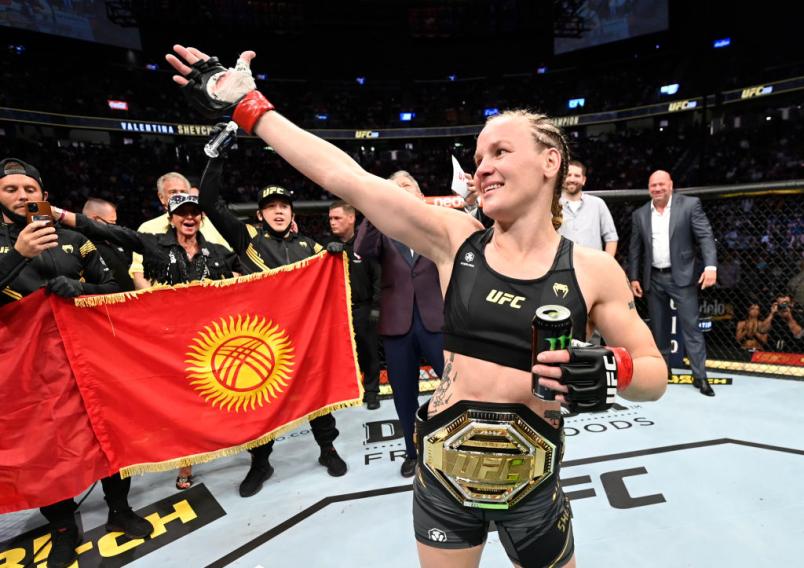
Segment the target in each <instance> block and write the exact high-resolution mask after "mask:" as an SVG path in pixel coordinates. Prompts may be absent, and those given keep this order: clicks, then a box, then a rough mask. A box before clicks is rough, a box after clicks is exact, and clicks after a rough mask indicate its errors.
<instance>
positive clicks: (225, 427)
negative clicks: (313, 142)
mask: <svg viewBox="0 0 804 568" xmlns="http://www.w3.org/2000/svg"><path fill="white" fill-rule="evenodd" d="M346 266H347V265H346V264H345V263H344V262H343V258H342V257H341V256H338V257H336V256H333V255H329V254H326V253H322V254H319V255H317V256H315V257H312V258H310V259H307V260H305V261H302V262H300V263H296V264H294V265H290V266H287V267H282V268H280V269H277V270H276V271H273V272H271V273H266V274H257V275H252V276H248V277H244V278H241V279H238V281H237V282H235V281H234V280H231V281H220V282H210V283H206V284H203V285H202V284H194V285H187V286H178V287H175V288H169V289H161V290H154V291H150V292H145V293H137V294H132V293H129V294H116V295H111V296H93V297H88V298H80V299H78V300H76V301H75V304H76V305H73V304H72V303H70V302H62V301H57V300H56V301H51V305H52V308H53V312H54V314H55V318H56V321H57V322H58V329H59V332H60V334H61V337H62V339H63V342H64V350H65V351H66V356H67V359H68V360H69V367H71V368H72V371H73V374H74V376H75V381H76V382H77V384H78V388H79V391H80V394H81V397H83V401H84V404H85V407H86V413H87V415H88V417H89V422H90V423H91V430H92V432H94V435H95V437H96V439H97V442H98V444H99V445H100V447H101V448H102V450H103V452H104V454H105V456H106V459H108V462H109V465H110V471H117V470H122V471H123V473H124V474H130V473H139V472H144V471H161V470H167V469H171V468H175V467H178V466H180V465H189V464H192V463H199V462H203V461H208V460H211V459H214V458H216V457H220V456H222V455H228V454H233V453H237V452H240V451H243V450H244V449H247V448H250V447H253V446H256V445H259V444H260V443H265V442H267V441H268V440H270V439H273V438H274V437H276V436H278V435H280V434H281V433H282V432H284V431H286V430H288V429H290V428H293V427H295V426H296V425H297V424H299V423H301V422H303V421H304V420H305V419H307V418H313V417H315V416H319V415H321V414H324V413H326V412H330V411H332V410H335V409H337V408H342V407H345V406H351V405H358V404H360V401H361V398H362V387H361V385H360V380H359V374H358V370H357V363H356V358H355V350H354V341H353V333H352V324H351V318H350V308H349V306H350V298H349V289H348V286H347V285H346V282H347V275H346ZM3 359H5V358H4V357H3V358H0V364H2V362H3ZM60 380H61V381H67V382H69V377H68V376H63V377H61V379H60ZM79 459H82V463H83V457H82V456H79ZM96 479H97V477H96ZM2 505H3V503H2V502H0V509H1V508H2Z"/></svg>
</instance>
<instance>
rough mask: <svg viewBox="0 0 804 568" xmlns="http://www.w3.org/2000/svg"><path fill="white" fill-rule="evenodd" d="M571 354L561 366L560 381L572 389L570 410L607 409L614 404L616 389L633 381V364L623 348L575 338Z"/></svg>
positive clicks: (568, 397) (570, 349)
mask: <svg viewBox="0 0 804 568" xmlns="http://www.w3.org/2000/svg"><path fill="white" fill-rule="evenodd" d="M569 354H570V360H569V363H562V364H560V365H559V367H560V368H561V378H560V379H559V382H560V383H561V384H562V385H566V387H567V388H568V389H569V392H568V393H567V394H565V395H564V399H565V400H566V401H567V406H568V407H569V410H570V412H590V411H595V410H606V409H608V408H610V407H611V405H612V404H614V396H615V395H616V394H617V391H618V390H624V389H626V388H628V385H629V384H631V378H632V376H633V374H634V363H633V361H632V360H631V354H630V353H628V351H626V350H625V349H624V348H622V347H597V346H593V345H592V344H591V343H583V342H581V341H573V342H572V346H571V347H570V348H569Z"/></svg>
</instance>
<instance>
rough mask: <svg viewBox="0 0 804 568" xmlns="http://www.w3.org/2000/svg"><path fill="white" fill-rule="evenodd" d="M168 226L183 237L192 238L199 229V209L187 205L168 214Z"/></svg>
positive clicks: (196, 206) (190, 204) (189, 204)
mask: <svg viewBox="0 0 804 568" xmlns="http://www.w3.org/2000/svg"><path fill="white" fill-rule="evenodd" d="M170 224H171V225H173V226H174V227H176V232H177V233H178V234H180V235H182V236H184V237H188V238H189V237H194V236H195V235H196V234H197V233H198V230H199V229H200V228H201V208H200V207H198V205H195V204H192V203H188V204H186V205H182V206H181V207H179V208H178V209H176V210H175V211H174V212H173V213H171V214H170Z"/></svg>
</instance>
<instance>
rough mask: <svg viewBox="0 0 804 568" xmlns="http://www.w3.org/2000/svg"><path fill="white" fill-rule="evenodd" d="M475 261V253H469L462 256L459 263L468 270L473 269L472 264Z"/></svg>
mask: <svg viewBox="0 0 804 568" xmlns="http://www.w3.org/2000/svg"><path fill="white" fill-rule="evenodd" d="M474 260H475V253H473V252H471V251H469V252H467V253H466V254H465V255H463V260H462V261H461V266H468V267H469V268H474V267H475V265H474V264H472V263H473V262H474Z"/></svg>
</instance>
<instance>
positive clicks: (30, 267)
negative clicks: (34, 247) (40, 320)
mask: <svg viewBox="0 0 804 568" xmlns="http://www.w3.org/2000/svg"><path fill="white" fill-rule="evenodd" d="M20 230H21V227H19V226H18V225H15V224H13V223H3V224H2V226H0V305H3V304H8V303H10V302H14V301H17V300H21V299H22V298H23V297H25V296H27V295H28V294H31V293H33V292H36V291H37V290H38V289H39V288H42V287H44V286H46V285H47V283H48V281H49V280H51V279H53V278H55V277H57V276H66V277H67V278H72V279H75V280H78V281H79V282H81V283H82V288H83V290H84V293H86V294H109V293H112V292H117V291H118V290H119V287H118V285H117V282H115V280H114V279H113V278H112V274H111V271H110V270H109V268H108V267H107V266H106V263H105V262H104V261H103V258H101V255H100V253H99V252H98V250H97V249H96V248H95V245H94V244H93V243H92V241H90V240H89V239H88V238H86V237H85V236H84V235H81V234H80V233H77V232H75V231H71V230H69V229H65V228H63V227H60V226H57V227H56V233H57V234H58V237H59V246H57V247H55V248H52V249H48V250H46V251H44V252H42V254H40V255H38V256H36V257H34V258H31V259H28V258H25V257H24V256H22V255H21V254H20V253H18V252H17V251H16V249H15V248H14V245H15V244H16V243H17V237H18V236H19V234H20Z"/></svg>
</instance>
